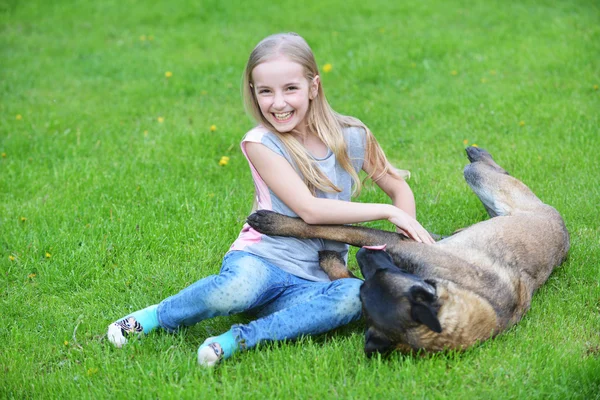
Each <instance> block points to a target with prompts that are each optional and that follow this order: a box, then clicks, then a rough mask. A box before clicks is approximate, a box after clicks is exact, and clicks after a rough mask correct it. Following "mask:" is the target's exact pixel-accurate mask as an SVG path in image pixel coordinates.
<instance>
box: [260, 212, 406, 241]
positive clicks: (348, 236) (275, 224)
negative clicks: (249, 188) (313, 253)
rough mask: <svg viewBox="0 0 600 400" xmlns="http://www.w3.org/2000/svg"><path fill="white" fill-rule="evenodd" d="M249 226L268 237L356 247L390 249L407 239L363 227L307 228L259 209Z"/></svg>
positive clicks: (295, 221) (290, 218)
mask: <svg viewBox="0 0 600 400" xmlns="http://www.w3.org/2000/svg"><path fill="white" fill-rule="evenodd" d="M248 224H250V226H251V227H252V228H254V229H256V230H257V231H259V232H260V233H264V234H266V235H270V236H288V237H297V238H300V239H328V240H335V241H336V242H341V243H347V244H349V245H352V246H355V247H363V246H381V245H384V244H385V245H388V246H392V245H395V244H397V243H398V242H400V241H403V240H407V239H408V238H407V237H406V236H405V235H402V234H400V233H396V232H388V231H383V230H379V229H371V228H367V227H363V226H348V225H309V224H307V223H306V222H304V221H303V220H301V219H300V218H292V217H288V216H285V215H282V214H278V213H276V212H273V211H268V210H259V211H256V212H255V213H254V214H252V215H250V216H249V217H248Z"/></svg>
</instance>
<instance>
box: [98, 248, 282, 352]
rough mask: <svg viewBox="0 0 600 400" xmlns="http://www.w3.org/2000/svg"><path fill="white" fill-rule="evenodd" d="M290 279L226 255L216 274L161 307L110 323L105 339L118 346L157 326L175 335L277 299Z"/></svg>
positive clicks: (242, 255)
mask: <svg viewBox="0 0 600 400" xmlns="http://www.w3.org/2000/svg"><path fill="white" fill-rule="evenodd" d="M291 277H292V276H291V275H289V274H287V273H285V272H283V271H282V270H280V269H279V268H277V267H275V266H273V265H271V264H269V263H267V262H265V261H263V260H262V259H260V258H258V257H255V256H253V255H251V254H248V253H246V252H243V251H235V252H231V253H228V254H227V255H226V256H225V258H224V259H223V265H222V267H221V271H220V273H219V275H211V276H209V277H206V278H204V279H201V280H199V281H197V282H196V283H194V284H192V285H190V286H188V287H187V288H185V289H183V290H182V291H180V292H179V293H177V294H176V295H174V296H171V297H169V298H167V299H165V300H163V301H162V302H161V303H160V304H158V305H154V306H150V307H148V308H145V309H143V310H140V311H137V312H135V313H133V314H131V315H128V316H126V317H125V318H122V319H121V320H119V321H117V322H115V323H113V324H111V325H110V326H109V329H108V339H109V341H110V342H111V343H113V344H115V345H116V346H117V347H121V346H122V345H123V344H125V343H127V339H126V336H127V335H128V334H129V333H134V332H135V333H141V332H144V333H148V332H150V331H152V330H154V329H156V328H158V327H159V326H160V327H162V328H164V329H166V330H168V331H170V332H174V331H176V330H177V329H179V328H180V327H182V326H190V325H194V324H196V323H198V322H200V321H202V320H204V319H207V318H211V317H215V316H218V315H231V314H235V313H240V312H243V311H246V310H248V309H250V308H254V307H259V306H261V305H262V304H264V303H267V302H269V301H271V300H273V299H274V298H276V297H277V296H279V295H280V293H281V292H282V291H283V290H284V289H285V287H286V286H287V285H288V283H289V280H290V278H291Z"/></svg>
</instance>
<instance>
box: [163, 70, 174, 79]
mask: <svg viewBox="0 0 600 400" xmlns="http://www.w3.org/2000/svg"><path fill="white" fill-rule="evenodd" d="M172 76H173V73H172V72H171V71H167V72H165V77H166V78H170V77H172Z"/></svg>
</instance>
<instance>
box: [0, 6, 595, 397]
mask: <svg viewBox="0 0 600 400" xmlns="http://www.w3.org/2000/svg"><path fill="white" fill-rule="evenodd" d="M231 3H232V4H231V5H229V2H221V1H202V2H192V1H177V2H175V1H171V2H164V3H158V2H155V1H150V2H139V1H132V0H119V1H117V0H106V1H96V2H91V1H83V0H80V1H71V2H69V1H66V0H64V1H61V0H54V1H43V0H34V1H18V0H0V59H1V60H2V61H1V62H0V96H1V101H0V153H2V157H1V158H0V274H1V275H0V284H1V286H0V318H1V323H0V398H19V399H20V398H61V399H62V398H77V399H79V398H94V399H95V398H116V397H121V396H123V397H125V396H126V397H142V395H141V393H145V394H146V395H145V396H143V397H152V398H204V397H206V398H208V397H211V398H222V397H223V398H284V397H289V398H314V399H321V398H357V399H358V398H361V399H362V398H405V397H407V398H408V397H410V398H453V397H460V398H465V397H466V398H486V399H487V398H498V399H504V398H557V399H564V398H586V399H587V398H598V397H600V395H599V393H600V355H599V354H600V283H599V282H600V269H599V264H600V261H599V260H600V250H599V244H600V230H599V227H598V226H599V221H600V212H599V209H600V189H599V188H600V186H599V185H598V182H599V181H598V179H599V177H600V156H599V153H600V135H599V134H600V132H599V130H600V129H599V127H600V113H599V110H600V90H598V89H597V86H598V85H600V7H599V6H598V3H597V2H594V1H589V0H587V1H586V0H566V1H561V2H555V1H550V0H546V1H543V0H538V1H534V0H524V1H519V2H516V1H494V0H492V1H483V0H480V1H472V2H470V1H459V0H451V1H442V0H426V1H423V2H408V1H398V2H388V1H383V0H372V1H368V2H365V1H354V0H345V1H331V2H327V1H326V2H322V1H308V2H307V4H304V5H301V4H300V2H296V1H281V2H267V3H265V2H255V1H246V2H240V4H236V5H233V2H231ZM279 31H296V32H299V33H300V34H302V35H303V36H304V37H305V38H306V39H307V40H308V41H309V43H310V44H311V46H312V47H313V50H314V52H315V54H316V57H317V60H318V61H319V64H320V65H321V66H323V65H324V64H325V63H331V64H332V66H333V69H332V71H331V72H330V73H328V74H323V82H324V87H325V89H326V92H327V95H328V98H329V100H330V102H331V103H332V105H333V106H334V108H335V109H336V110H338V111H339V112H341V113H344V114H349V115H354V116H356V117H359V118H361V119H362V120H363V121H364V122H365V123H367V125H369V126H370V128H371V129H372V131H373V132H374V133H375V134H376V136H377V138H378V139H379V141H380V143H381V144H382V146H383V147H384V149H385V150H386V152H387V154H388V156H389V158H390V159H391V160H392V161H393V163H394V164H395V165H396V166H398V167H401V168H406V169H410V170H411V171H412V174H413V177H412V179H411V181H410V184H411V187H412V188H413V191H414V192H415V196H416V200H417V203H418V213H419V219H420V221H421V222H422V223H423V224H424V225H425V226H426V227H427V228H428V229H430V230H431V231H434V232H439V233H449V232H452V231H453V230H454V229H456V228H459V227H463V226H466V225H469V224H472V223H475V222H477V221H480V220H482V219H484V218H485V213H484V210H483V207H482V206H481V205H480V204H479V202H478V200H477V199H476V198H475V196H474V195H473V194H472V193H470V191H469V189H468V187H467V185H466V184H465V183H464V181H463V178H462V175H461V170H462V167H463V166H464V165H465V163H466V157H465V156H464V152H463V147H464V141H466V142H468V143H469V144H472V143H477V144H478V145H480V146H482V147H485V148H487V149H488V150H490V152H492V154H494V155H495V158H496V159H497V160H498V162H499V163H500V164H501V165H503V166H505V168H507V169H508V170H509V171H510V172H511V173H512V174H513V175H515V176H517V177H519V178H521V179H522V180H523V181H524V182H526V183H527V184H528V185H529V186H530V187H531V188H532V189H533V190H534V191H535V192H536V193H537V194H538V195H539V196H540V197H541V198H542V199H543V200H544V201H546V202H548V203H549V204H552V205H554V206H555V207H556V208H557V209H558V210H559V211H561V213H562V214H563V216H564V218H565V220H566V223H567V227H568V229H569V231H570V233H571V240H572V246H571V252H570V257H569V259H568V261H567V262H566V263H565V264H564V265H563V266H562V267H561V268H559V269H558V270H557V271H555V272H554V273H553V275H552V276H551V277H550V279H549V281H548V283H547V284H546V285H545V286H544V287H542V289H541V290H539V292H538V293H537V294H536V295H535V297H534V299H533V303H532V307H531V310H530V312H529V313H528V314H527V315H526V316H525V318H524V319H523V321H522V322H521V323H520V324H519V325H517V326H516V327H514V328H512V329H511V330H509V331H508V332H506V333H505V334H504V335H501V336H499V337H498V338H497V339H495V340H492V341H488V342H486V343H484V344H483V345H481V346H479V347H475V348H473V349H470V350H469V351H467V352H465V353H462V354H459V353H448V354H435V355H425V356H411V357H407V356H402V355H400V354H394V355H392V356H391V357H389V358H387V359H371V360H368V359H366V358H365V357H364V356H363V354H362V345H363V337H362V330H363V325H362V324H361V323H356V324H354V325H351V326H348V327H345V328H343V329H340V330H338V331H336V332H332V333H330V334H327V335H322V336H318V337H313V338H304V339H302V340H299V341H297V342H294V343H282V344H274V345H266V346H263V347H261V348H259V349H257V350H252V351H249V352H247V353H244V354H241V355H239V356H236V357H234V358H233V359H232V360H229V361H227V362H226V363H224V364H223V365H221V366H220V367H219V368H217V369H216V370H214V371H212V370H203V369H200V368H198V367H197V366H196V361H195V354H196V353H195V352H196V349H197V346H198V345H199V344H200V343H201V342H202V341H203V339H204V338H205V337H206V336H208V335H213V334H216V333H221V332H222V331H224V330H226V329H228V328H229V326H230V325H231V324H232V323H235V322H239V321H243V320H244V319H243V318H242V317H232V318H217V319H215V320H210V321H205V322H202V323H200V324H199V325H197V326H195V327H193V328H190V329H188V330H186V331H185V332H183V333H182V334H180V335H168V334H161V333H157V334H152V335H150V336H148V337H146V338H144V339H143V340H140V341H136V342H134V343H132V344H131V345H129V346H127V347H126V348H124V349H121V350H117V349H114V348H112V347H111V346H110V344H109V343H107V341H106V339H105V338H104V334H105V330H106V327H107V325H108V324H109V323H110V322H112V321H113V320H115V319H116V318H118V317H120V316H122V315H124V314H125V313H127V312H129V311H131V310H135V309H139V308H141V307H144V306H147V305H149V304H153V303H156V302H158V301H160V300H162V299H163V298H165V297H167V296H169V295H171V294H174V293H176V292H177V291H178V290H180V289H181V288H184V287H185V286H187V285H189V284H190V283H192V282H194V281H196V280H197V279H199V278H201V277H203V276H206V275H208V274H211V273H215V272H216V271H218V268H219V265H220V261H221V258H222V256H223V254H224V253H225V252H226V251H227V250H228V248H229V246H230V244H231V242H232V241H233V240H234V239H235V238H236V236H237V234H238V232H239V230H240V228H241V225H242V223H243V221H244V219H245V217H246V216H247V214H248V212H249V211H250V207H251V201H252V192H253V186H252V182H251V178H250V173H249V170H248V167H247V163H246V161H245V159H244V157H243V155H242V154H241V153H240V151H239V146H238V143H239V141H240V139H241V137H242V135H243V134H244V133H245V132H246V131H247V130H248V129H249V128H251V127H252V123H251V121H250V120H249V119H248V118H247V117H246V116H245V115H244V112H243V108H242V102H241V98H240V89H239V84H240V81H241V73H242V69H243V67H244V65H245V62H246V58H247V56H248V54H249V52H250V51H251V49H252V47H253V46H254V45H255V44H256V43H257V42H258V41H259V40H260V39H261V38H262V37H264V36H266V35H268V34H270V33H274V32H279ZM166 71H171V72H172V73H173V76H172V77H170V78H166V77H165V72H166ZM595 88H596V89H595ZM18 115H20V116H21V117H20V118H19V119H18V118H17V116H18ZM158 117H163V118H164V122H163V123H159V122H158ZM521 121H522V123H521ZM211 125H216V126H217V130H216V131H214V132H211V130H210V126H211ZM225 155H226V156H229V157H230V158H231V159H230V162H229V164H228V165H227V166H224V167H220V166H219V165H218V162H219V159H220V158H221V156H225ZM359 201H386V199H385V197H384V196H383V195H382V194H381V193H380V192H378V191H375V190H367V191H365V192H363V194H362V196H361V197H360V198H359ZM372 226H377V227H383V228H386V229H390V228H391V227H390V226H389V225H387V224H384V223H381V222H379V223H373V224H372ZM352 266H353V267H356V264H355V262H354V261H353V262H352Z"/></svg>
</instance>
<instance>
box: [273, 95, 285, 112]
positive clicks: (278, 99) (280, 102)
mask: <svg viewBox="0 0 600 400" xmlns="http://www.w3.org/2000/svg"><path fill="white" fill-rule="evenodd" d="M285 104H286V103H285V99H284V98H283V94H281V93H275V96H274V98H273V108H276V109H278V110H283V109H284V108H285Z"/></svg>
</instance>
